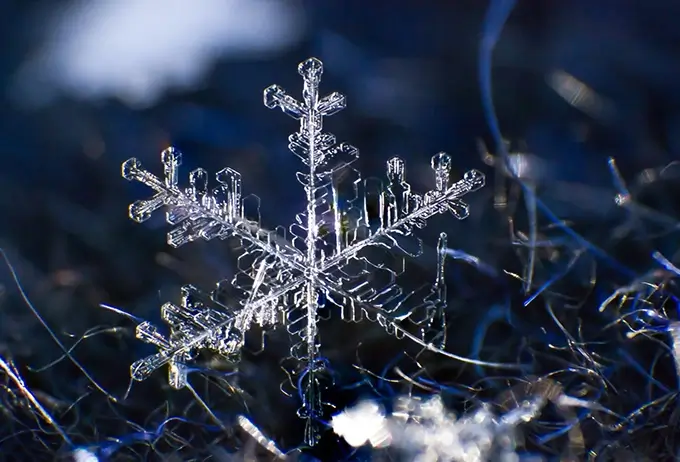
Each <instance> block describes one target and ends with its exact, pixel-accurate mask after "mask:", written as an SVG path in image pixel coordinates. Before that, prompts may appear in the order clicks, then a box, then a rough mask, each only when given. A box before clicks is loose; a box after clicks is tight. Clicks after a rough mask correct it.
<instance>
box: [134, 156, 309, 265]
mask: <svg viewBox="0 0 680 462" xmlns="http://www.w3.org/2000/svg"><path fill="white" fill-rule="evenodd" d="M181 161H182V156H181V153H180V152H179V151H178V150H176V149H174V148H168V149H166V150H165V151H163V152H162V153H161V162H162V163H163V166H164V174H165V175H164V176H165V178H164V180H161V179H160V178H158V177H157V176H155V175H154V174H152V173H151V172H149V171H147V170H145V169H144V168H143V167H142V164H141V162H140V161H139V160H137V159H135V158H131V159H128V160H127V161H125V162H124V163H123V166H122V176H123V177H124V178H125V179H127V180H129V181H138V182H140V183H142V184H144V185H146V186H148V187H150V188H151V189H153V190H154V191H156V194H155V195H154V196H153V197H152V198H151V199H147V200H138V201H135V202H134V203H132V204H131V205H130V208H129V213H130V218H132V219H133V220H135V221H136V222H138V223H141V222H143V221H146V220H148V219H149V218H150V217H151V214H152V213H153V212H154V211H156V210H157V209H159V208H161V207H163V206H166V207H167V209H168V211H167V213H166V221H167V222H168V224H170V225H173V226H175V228H173V229H172V230H171V231H170V232H168V244H170V245H171V246H173V247H179V246H181V245H184V244H186V243H188V242H192V241H195V240H196V239H198V238H203V239H205V240H212V239H214V238H220V239H226V238H227V237H230V236H236V237H238V238H240V239H242V240H244V241H246V242H248V243H250V244H252V245H254V246H256V247H258V248H259V249H260V250H262V251H264V252H266V253H267V254H268V255H272V256H275V257H276V258H277V259H278V260H279V261H281V262H282V263H283V264H284V265H286V266H288V267H290V268H297V269H298V270H304V266H302V265H301V263H300V260H301V258H302V254H301V253H300V252H299V251H298V250H297V249H295V248H294V247H291V246H290V245H288V243H287V242H285V241H282V240H280V239H279V240H272V239H271V238H270V236H269V234H270V233H267V232H266V231H264V230H262V229H261V228H260V227H259V223H253V222H251V221H249V220H248V219H247V218H246V217H245V215H244V209H243V199H242V197H241V194H242V193H241V174H240V173H238V172H237V171H236V170H233V169H231V168H224V169H222V170H220V171H219V172H217V174H216V179H217V182H218V184H219V185H218V186H217V187H216V188H214V189H213V190H212V191H210V190H208V174H207V172H206V171H205V170H204V169H201V168H199V169H196V170H194V171H192V172H191V173H190V175H189V183H190V185H191V186H190V187H189V188H187V189H186V190H184V191H183V190H182V189H180V188H179V187H178V186H177V171H178V167H179V165H180V164H181Z"/></svg>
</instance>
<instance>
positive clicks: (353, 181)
mask: <svg viewBox="0 0 680 462" xmlns="http://www.w3.org/2000/svg"><path fill="white" fill-rule="evenodd" d="M298 72H299V73H300V75H301V76H302V78H303V80H304V87H303V92H302V96H303V98H302V101H298V100H296V99H294V98H293V97H291V96H289V95H288V94H287V93H286V92H285V91H284V90H283V89H282V88H280V87H279V86H277V85H272V86H270V87H269V88H267V89H265V91H264V104H265V106H267V107H268V108H271V109H274V108H280V109H281V110H282V111H283V112H284V113H286V114H288V115H289V116H291V117H293V118H294V119H296V120H299V121H300V129H299V130H298V131H297V132H296V133H293V134H292V135H290V137H289V145H288V147H289V149H290V151H291V152H292V153H293V154H295V155H296V156H297V157H299V158H300V160H302V163H303V164H304V166H305V168H304V169H303V170H304V171H301V172H298V173H297V180H298V182H299V183H300V184H301V185H302V186H303V188H304V192H305V195H306V203H307V207H306V210H305V211H303V212H301V213H298V214H297V216H296V220H295V223H293V224H292V225H291V226H290V227H289V228H288V230H286V229H285V228H283V227H278V228H276V229H275V230H266V229H263V228H262V227H261V226H260V220H259V210H258V209H257V204H258V203H259V199H257V197H256V196H248V197H245V198H244V197H243V196H242V191H241V175H240V174H239V173H238V172H236V171H235V170H232V169H230V168H225V169H223V170H221V171H219V172H217V175H216V180H217V186H216V187H215V188H213V189H208V184H207V183H208V174H207V172H206V171H205V170H203V169H200V168H199V169H196V170H194V171H193V172H191V173H190V174H189V183H190V187H188V188H186V189H183V188H180V187H179V186H178V167H179V166H180V164H181V154H180V153H179V152H178V151H177V150H176V149H174V148H168V149H166V150H165V151H163V153H162V154H161V162H162V163H163V166H164V176H163V178H159V177H157V176H155V175H153V174H152V173H150V172H148V171H146V170H144V169H143V168H142V166H141V164H140V162H139V161H138V160H137V159H134V158H133V159H129V160H127V161H126V162H125V163H124V164H123V166H122V174H123V177H124V178H126V179H128V180H136V181H139V182H141V183H143V184H145V185H147V186H149V187H151V188H152V189H153V190H154V191H155V192H156V194H155V195H154V196H153V197H152V198H151V199H147V200H140V201H136V202H135V203H133V204H131V205H130V217H131V218H132V219H133V220H135V221H138V222H142V221H144V220H146V219H148V218H149V217H150V216H151V214H152V213H153V212H154V211H155V210H157V209H159V208H161V207H164V206H165V207H166V210H167V213H166V219H167V222H168V223H169V224H170V225H172V226H173V229H172V230H171V231H170V232H169V233H168V243H169V244H170V245H171V246H173V247H179V246H181V245H184V244H187V243H189V242H192V241H194V240H197V239H199V238H202V239H205V240H212V239H221V240H224V239H236V240H237V241H238V242H239V249H240V257H239V265H238V268H239V272H238V273H237V274H236V276H235V277H234V278H233V280H232V281H221V282H219V283H218V284H217V289H216V290H214V291H213V292H212V293H211V294H209V295H208V294H203V293H201V292H200V291H198V290H197V289H196V288H194V287H192V286H185V287H184V288H183V289H182V301H181V304H180V305H179V306H178V305H175V304H173V303H166V304H164V305H163V307H162V309H161V313H162V318H163V320H164V321H165V322H166V323H167V324H168V326H169V328H170V333H169V335H168V336H164V335H162V334H161V333H160V332H159V331H158V329H157V328H156V327H155V326H153V325H151V324H150V323H148V322H144V323H142V324H140V325H139V326H138V327H137V337H138V338H139V339H141V340H143V341H145V342H148V343H151V344H153V345H155V346H156V347H157V348H158V350H159V352H158V353H156V354H155V355H153V356H149V357H147V358H144V359H141V360H139V361H136V362H135V363H134V364H132V366H131V374H132V377H133V378H134V379H135V380H143V379H145V378H147V377H148V376H149V375H150V374H151V373H152V372H153V371H154V370H156V369H158V368H159V367H161V366H163V365H165V364H167V365H168V366H169V382H170V385H171V386H173V387H174V388H182V387H183V386H185V385H186V384H187V371H188V369H187V364H188V363H189V362H190V361H191V360H192V358H193V357H194V355H195V354H196V352H197V351H198V350H201V349H209V350H213V351H216V352H218V353H220V354H223V355H234V354H237V353H238V352H239V351H240V349H241V348H242V347H243V345H244V336H245V333H246V332H247V331H248V329H249V328H250V327H251V326H252V325H253V323H256V324H258V325H260V326H263V327H268V326H274V325H276V324H284V325H286V327H287V329H288V331H289V332H290V333H291V334H292V335H293V336H294V338H296V340H295V341H294V342H293V346H292V347H291V351H290V355H291V357H292V358H293V359H295V360H296V361H297V364H298V366H297V370H296V371H294V373H295V375H296V378H295V379H294V380H293V381H292V382H293V383H295V384H296V385H295V386H298V387H299V390H298V391H299V392H300V396H302V397H303V402H302V406H301V408H300V410H299V415H300V416H301V417H302V418H305V419H307V430H306V435H305V439H306V442H307V443H308V444H313V443H314V442H315V438H316V435H317V431H316V430H315V428H314V425H315V424H314V422H315V421H316V419H317V418H318V417H320V416H321V412H322V409H321V407H322V401H321V398H320V388H321V387H320V379H319V377H320V376H321V375H322V374H321V373H322V372H323V370H324V368H325V363H324V361H323V359H322V358H321V357H320V355H319V347H320V341H319V338H318V326H317V324H318V319H319V314H318V311H319V310H320V309H321V308H323V307H324V306H325V305H326V304H327V303H333V304H335V305H338V306H340V307H341V309H342V317H343V319H345V320H349V321H354V322H358V321H360V320H361V319H362V318H364V317H366V318H368V319H370V320H372V321H377V322H379V323H380V324H381V325H382V326H383V327H384V328H385V329H386V330H387V331H388V332H389V333H391V334H393V335H399V336H403V335H406V336H409V337H410V338H412V339H414V340H416V341H419V342H422V343H423V345H428V346H429V347H431V348H433V347H434V346H433V345H437V346H438V347H441V346H443V343H444V330H443V326H444V324H445V318H444V308H445V305H446V293H445V289H446V288H445V286H444V256H445V250H446V235H445V234H444V233H442V234H441V235H440V238H439V244H438V265H437V266H438V268H437V273H436V277H435V281H434V283H433V284H427V285H426V286H424V287H419V288H418V287H416V288H411V287H407V285H404V284H398V282H397V279H398V276H399V275H400V274H401V273H402V272H403V268H404V260H403V256H401V257H399V258H396V259H395V257H394V254H395V253H396V252H395V251H396V250H399V251H401V252H402V253H405V254H406V255H412V256H417V255H418V254H419V252H420V249H421V246H420V241H419V240H418V239H417V238H416V237H415V236H414V235H413V234H412V231H413V229H414V228H422V227H424V226H425V224H426V220H427V219H428V218H429V217H431V216H433V215H435V214H439V213H442V212H445V211H447V210H448V211H451V212H452V213H453V214H454V215H455V216H456V217H458V218H459V219H463V218H465V217H466V216H467V214H468V206H467V205H466V204H465V203H464V202H463V201H462V200H461V199H460V198H461V197H462V196H463V195H465V194H467V193H469V192H471V191H474V190H477V189H479V188H481V187H482V186H483V184H484V176H483V175H482V174H481V173H480V172H478V171H475V170H472V171H469V172H467V173H465V175H464V177H463V179H461V180H459V181H457V182H455V183H453V184H450V181H449V171H450V168H451V158H450V157H449V156H448V155H447V154H445V153H439V154H437V155H435V156H434V157H433V158H432V169H433V170H434V176H435V188H434V189H433V190H431V191H428V192H427V193H425V194H424V195H420V194H416V193H414V192H412V191H411V187H410V185H409V184H408V183H407V182H406V180H405V175H404V173H405V170H404V162H403V161H402V160H401V159H399V158H397V157H395V158H392V159H390V160H389V161H388V162H387V178H388V184H387V186H386V187H383V186H382V184H380V183H378V182H376V181H375V180H360V176H359V173H358V172H357V171H355V170H354V169H352V168H351V166H350V164H351V163H352V162H353V161H354V160H356V159H357V158H358V155H359V154H358V151H357V149H356V148H354V147H353V146H351V145H349V144H345V143H341V144H336V141H335V137H334V136H333V135H331V134H330V133H324V132H323V131H322V121H323V118H324V117H326V116H330V115H332V114H335V113H336V112H338V111H340V110H341V109H343V108H344V107H345V97H344V96H343V95H341V94H340V93H332V94H330V95H328V96H325V97H323V98H319V81H320V78H321V74H322V72H323V67H322V63H321V61H319V60H318V59H315V58H310V59H308V60H306V61H304V62H302V63H301V64H300V65H299V66H298ZM348 196H349V199H348V200H346V201H344V200H343V198H344V197H348ZM251 204H254V205H255V206H254V207H251V206H250V205H251ZM385 251H387V253H386V252H385ZM227 285H231V286H232V288H235V289H237V291H238V292H239V293H240V294H242V297H241V299H240V300H233V301H231V302H230V303H229V304H227V303H226V302H225V301H224V297H222V296H221V294H222V293H223V289H224V288H225V287H226V286H227ZM406 325H411V326H412V327H413V328H415V329H417V331H418V333H417V334H412V333H410V331H409V330H407V328H406V327H405V326H406Z"/></svg>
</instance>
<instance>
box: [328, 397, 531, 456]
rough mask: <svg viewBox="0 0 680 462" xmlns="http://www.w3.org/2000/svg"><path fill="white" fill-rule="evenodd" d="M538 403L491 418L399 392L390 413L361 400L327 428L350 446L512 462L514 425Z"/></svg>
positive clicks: (483, 411) (484, 411)
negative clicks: (460, 412) (455, 409)
mask: <svg viewBox="0 0 680 462" xmlns="http://www.w3.org/2000/svg"><path fill="white" fill-rule="evenodd" d="M542 405H543V401H542V400H541V399H533V400H527V401H525V402H523V403H522V404H521V405H520V406H519V407H518V408H517V409H515V410H513V411H510V412H508V413H507V414H505V415H502V416H497V415H496V414H494V413H493V412H492V410H491V408H490V407H489V406H482V407H481V408H480V409H478V410H477V411H474V412H471V413H469V414H465V415H462V416H460V417H457V416H456V415H455V414H454V413H452V412H450V411H448V410H447V409H446V408H445V407H444V403H443V401H442V399H441V397H439V396H438V395H435V396H433V397H431V398H429V399H426V400H423V399H421V398H418V397H413V396H401V397H399V399H398V400H397V401H396V403H395V405H394V408H395V409H394V411H393V412H392V414H391V415H386V414H385V412H384V410H383V409H382V408H381V407H380V406H379V405H378V404H376V403H374V402H371V401H364V402H361V403H359V404H357V405H356V406H354V407H353V408H349V409H347V410H345V411H343V412H341V413H339V414H337V415H335V416H334V417H333V420H332V421H331V426H332V427H333V430H334V431H335V433H336V434H338V435H340V436H342V437H343V438H344V439H345V441H347V443H348V444H349V445H351V446H354V447H359V446H363V445H364V444H367V443H368V444H370V445H371V446H373V447H374V448H385V447H394V448H396V449H399V450H401V451H403V452H406V453H408V454H409V455H411V456H412V457H411V458H409V460H416V461H419V462H430V461H431V462H437V461H448V462H486V461H490V460H495V461H504V462H516V461H518V460H519V457H518V455H517V453H516V452H515V449H516V446H517V445H516V441H517V435H516V427H517V425H518V424H520V423H522V422H527V421H529V420H532V419H533V418H535V417H536V415H537V414H538V413H539V411H540V409H541V407H542Z"/></svg>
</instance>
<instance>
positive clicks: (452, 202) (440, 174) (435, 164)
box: [322, 152, 485, 271]
mask: <svg viewBox="0 0 680 462" xmlns="http://www.w3.org/2000/svg"><path fill="white" fill-rule="evenodd" d="M432 169H433V170H434V174H435V183H436V186H435V189H434V190H431V191H429V192H427V193H426V194H425V196H424V199H423V196H420V195H419V194H413V193H411V186H410V185H409V184H408V183H407V182H406V181H405V179H404V178H405V175H404V174H405V168H404V161H403V160H401V159H399V158H398V157H394V158H392V159H390V160H389V161H388V162H387V176H388V178H389V181H390V184H389V186H388V189H387V190H386V191H384V192H383V194H382V195H381V198H380V205H379V208H380V211H381V213H380V226H379V228H378V229H377V230H376V231H375V232H374V233H372V234H371V235H370V236H368V237H366V238H365V239H363V240H359V241H357V242H354V243H352V244H351V245H349V246H347V247H345V248H344V249H343V250H342V251H341V252H339V253H337V254H336V255H334V256H333V257H332V258H330V259H328V260H327V261H326V262H325V264H324V265H323V267H322V271H328V270H330V269H332V268H333V267H335V266H336V265H338V264H342V263H343V262H344V261H345V260H347V259H348V258H352V257H353V256H355V255H356V254H357V253H358V252H359V251H360V250H362V249H363V248H366V247H369V246H376V245H384V244H383V243H384V241H385V238H388V239H389V238H390V237H391V236H395V235H408V234H410V233H411V230H412V228H413V227H414V226H415V227H418V228H423V227H424V226H425V224H426V220H427V219H428V218H430V217H432V216H433V215H436V214H439V213H443V212H446V211H447V210H448V211H450V212H451V213H452V214H453V215H454V216H455V217H456V218H458V219H460V220H462V219H465V218H467V216H468V214H469V207H468V205H467V204H466V203H465V202H463V201H462V200H461V199H460V198H461V197H463V196H464V195H466V194H468V193H470V192H473V191H476V190H478V189H480V188H482V187H483V186H484V182H485V177H484V175H483V174H482V173H481V172H479V171H478V170H470V171H468V172H466V173H465V174H464V175H463V178H462V179H461V180H459V181H457V182H455V183H453V184H451V185H449V172H450V170H451V157H450V156H449V155H448V154H446V153H443V152H440V153H439V154H437V155H435V156H433V157H432ZM395 190H396V191H399V192H400V194H399V195H398V196H397V195H395V194H394V192H393V191H395Z"/></svg>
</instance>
